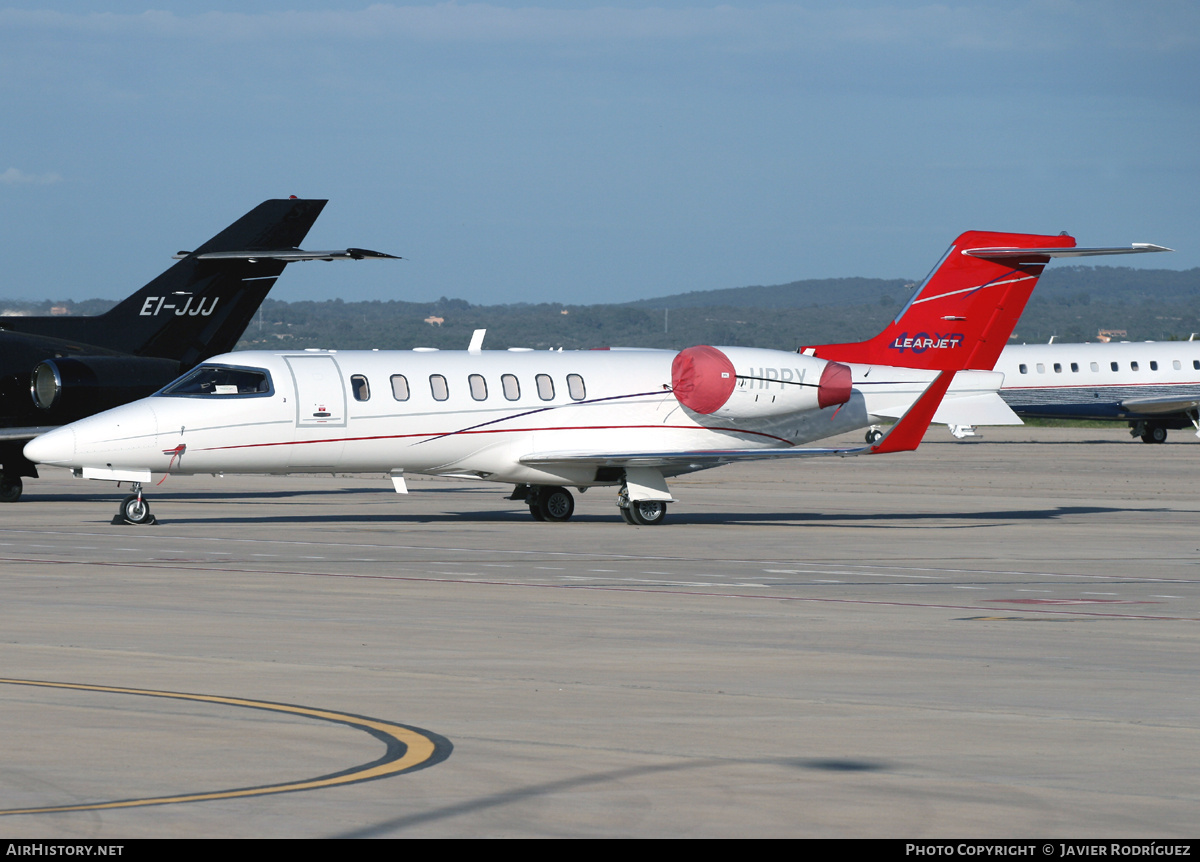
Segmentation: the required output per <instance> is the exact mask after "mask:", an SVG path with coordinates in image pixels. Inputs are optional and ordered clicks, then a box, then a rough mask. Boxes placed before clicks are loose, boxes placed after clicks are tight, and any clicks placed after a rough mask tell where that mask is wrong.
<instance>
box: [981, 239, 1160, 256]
mask: <svg viewBox="0 0 1200 862" xmlns="http://www.w3.org/2000/svg"><path fill="white" fill-rule="evenodd" d="M1174 250H1175V249H1173V248H1167V247H1166V246H1165V245H1154V243H1150V242H1135V243H1133V244H1131V245H1128V246H1114V247H1112V248H964V249H963V254H969V255H971V257H983V258H988V259H989V260H1000V259H1008V258H1014V257H1033V256H1036V257H1095V256H1097V255H1101V254H1146V253H1148V252H1155V251H1174Z"/></svg>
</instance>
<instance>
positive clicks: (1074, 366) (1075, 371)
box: [1071, 362, 1079, 374]
mask: <svg viewBox="0 0 1200 862" xmlns="http://www.w3.org/2000/svg"><path fill="white" fill-rule="evenodd" d="M1071 373H1072V374H1078V373H1079V363H1078V362H1072V363H1071Z"/></svg>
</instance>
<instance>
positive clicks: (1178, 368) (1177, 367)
mask: <svg viewBox="0 0 1200 862" xmlns="http://www.w3.org/2000/svg"><path fill="white" fill-rule="evenodd" d="M1171 367H1172V368H1174V369H1175V370H1176V371H1182V370H1183V366H1182V365H1180V364H1179V360H1178V359H1172V360H1171Z"/></svg>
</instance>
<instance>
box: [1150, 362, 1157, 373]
mask: <svg viewBox="0 0 1200 862" xmlns="http://www.w3.org/2000/svg"><path fill="white" fill-rule="evenodd" d="M1150 370H1151V371H1157V370H1158V363H1157V362H1155V361H1154V360H1153V359H1152V360H1150Z"/></svg>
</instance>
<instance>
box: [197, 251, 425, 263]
mask: <svg viewBox="0 0 1200 862" xmlns="http://www.w3.org/2000/svg"><path fill="white" fill-rule="evenodd" d="M192 254H193V253H192V252H190V251H181V252H177V253H176V254H175V255H174V257H175V259H176V260H183V259H184V258H186V257H190V256H191V255H192ZM196 259H197V260H248V261H252V262H253V261H256V260H282V261H284V262H285V263H295V262H296V261H301V260H403V259H404V258H401V257H397V256H396V255H394V254H384V253H383V252H381V251H371V249H369V248H347V249H340V250H336V251H305V250H304V249H302V248H280V249H272V250H262V251H206V252H204V253H202V254H197V255H196Z"/></svg>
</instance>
